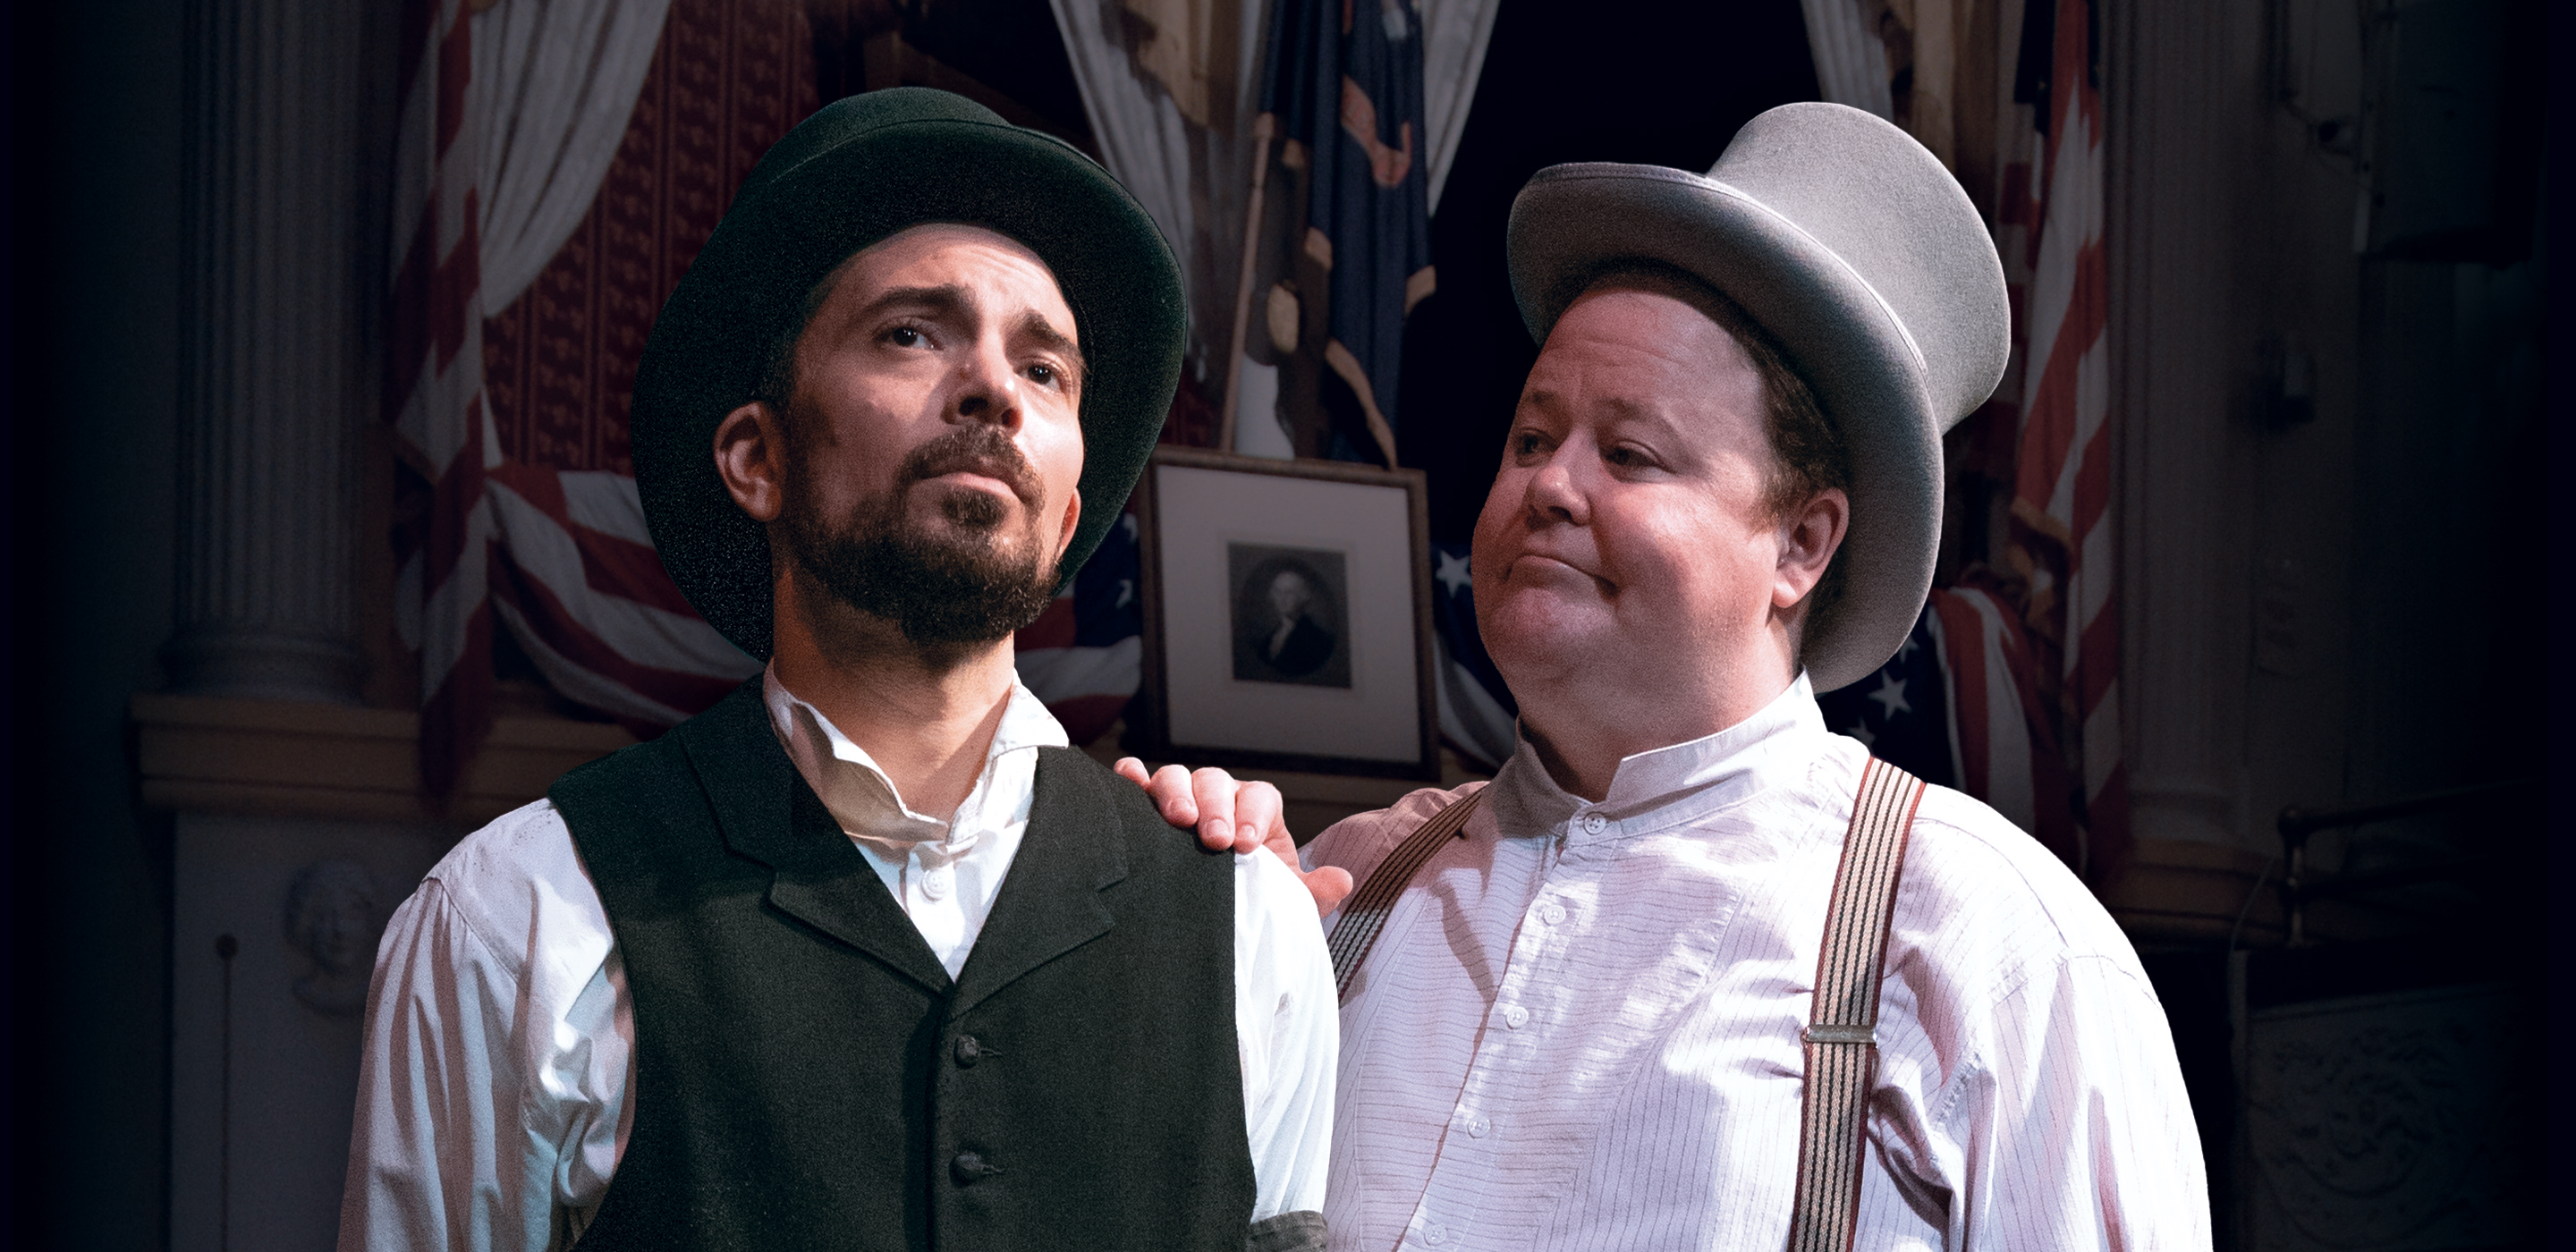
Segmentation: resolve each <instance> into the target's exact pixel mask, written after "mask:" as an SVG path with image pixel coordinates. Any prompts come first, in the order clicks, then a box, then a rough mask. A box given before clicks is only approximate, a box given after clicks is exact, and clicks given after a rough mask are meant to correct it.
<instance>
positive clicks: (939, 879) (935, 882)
mask: <svg viewBox="0 0 2576 1252" xmlns="http://www.w3.org/2000/svg"><path fill="white" fill-rule="evenodd" d="M954 881H956V872H955V871H954V870H951V869H949V868H948V867H947V866H945V865H942V866H940V867H939V868H937V869H934V870H927V871H924V872H923V873H922V875H921V894H923V895H926V896H929V897H930V898H931V899H933V900H945V899H947V898H948V887H949V884H950V883H952V882H954Z"/></svg>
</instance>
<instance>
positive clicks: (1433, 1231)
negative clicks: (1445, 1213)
mask: <svg viewBox="0 0 2576 1252" xmlns="http://www.w3.org/2000/svg"><path fill="white" fill-rule="evenodd" d="M1422 1241H1423V1242H1424V1243H1427V1244H1430V1245H1431V1246H1432V1247H1435V1248H1436V1247H1439V1246H1440V1245H1441V1244H1444V1243H1447V1242H1449V1228H1448V1227H1446V1226H1443V1225H1441V1224H1440V1223H1438V1222H1432V1223H1431V1224H1429V1225H1427V1226H1424V1227H1423V1228H1422Z"/></svg>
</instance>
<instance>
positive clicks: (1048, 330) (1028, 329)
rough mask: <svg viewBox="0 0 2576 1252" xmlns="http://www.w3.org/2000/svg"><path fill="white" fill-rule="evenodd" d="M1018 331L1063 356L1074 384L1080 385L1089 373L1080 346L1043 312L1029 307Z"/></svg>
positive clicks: (1021, 319)
mask: <svg viewBox="0 0 2576 1252" xmlns="http://www.w3.org/2000/svg"><path fill="white" fill-rule="evenodd" d="M1020 333H1021V334H1022V335H1025V336H1027V337H1028V338H1030V339H1032V340H1035V341H1036V342H1037V344H1038V346H1039V347H1042V348H1045V349H1046V350H1047V351H1049V352H1053V353H1055V354H1056V355H1057V356H1060V357H1063V358H1064V360H1065V364H1066V365H1068V366H1071V367H1072V369H1073V380H1074V383H1075V385H1076V386H1079V385H1081V383H1082V380H1083V378H1084V377H1086V376H1087V375H1088V374H1089V372H1090V371H1089V369H1088V368H1087V367H1086V366H1085V365H1084V364H1083V360H1082V348H1081V346H1080V345H1078V344H1076V343H1074V341H1073V340H1072V339H1070V338H1068V337H1067V336H1066V335H1065V333H1064V332H1063V331H1060V330H1057V329H1056V328H1055V327H1054V326H1052V325H1050V324H1048V322H1047V320H1046V315H1045V314H1043V313H1040V312H1038V311H1037V310H1035V309H1031V310H1029V311H1028V312H1027V313H1026V314H1024V315H1022V316H1021V318H1020Z"/></svg>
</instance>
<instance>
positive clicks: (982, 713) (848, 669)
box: [770, 587, 1014, 818]
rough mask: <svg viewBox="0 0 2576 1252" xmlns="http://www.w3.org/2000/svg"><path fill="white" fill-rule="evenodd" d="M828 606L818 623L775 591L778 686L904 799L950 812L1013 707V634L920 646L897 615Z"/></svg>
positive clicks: (939, 813) (773, 661)
mask: <svg viewBox="0 0 2576 1252" xmlns="http://www.w3.org/2000/svg"><path fill="white" fill-rule="evenodd" d="M780 590H781V591H782V592H784V591H785V588H784V587H782V588H781V589H780ZM834 609H835V610H836V611H834V612H832V613H831V615H830V616H831V618H832V620H831V621H830V622H829V624H828V626H827V627H826V628H825V629H823V630H817V629H815V628H814V626H813V624H812V623H811V622H810V621H808V620H806V615H805V614H802V613H798V612H796V611H794V610H795V605H794V604H793V603H792V596H791V595H781V596H780V602H779V605H778V611H777V613H776V615H775V618H774V621H773V623H772V630H773V634H774V636H775V640H776V642H775V645H774V650H773V652H772V653H771V656H770V665H771V667H772V669H773V670H774V672H775V673H776V674H777V675H778V682H779V685H780V686H783V687H785V688H787V690H788V691H789V693H791V694H793V695H794V696H795V697H796V698H797V699H799V700H803V701H804V702H806V703H807V704H810V705H813V706H814V708H815V710H816V711H818V712H820V713H821V714H822V715H823V716H824V717H826V718H828V719H830V721H831V723H832V725H833V726H834V727H836V728H837V729H839V730H840V732H841V733H842V734H843V735H845V736H847V737H848V738H849V740H850V742H852V743H854V744H857V745H858V746H859V747H860V748H861V749H862V750H864V751H865V752H866V753H867V754H868V756H869V758H870V759H872V760H874V761H875V762H876V764H877V768H879V769H881V770H884V771H885V775H886V778H887V779H888V780H889V781H891V782H893V783H894V786H895V790H896V791H897V792H898V793H899V794H900V795H901V796H902V798H903V803H904V806H905V807H907V808H909V809H911V810H913V811H914V812H916V813H922V814H926V815H929V816H933V817H941V818H945V817H947V816H948V815H949V814H951V813H954V812H956V811H957V806H958V805H960V804H963V803H965V800H966V796H967V794H968V793H970V792H972V791H973V790H974V789H975V780H976V779H977V778H978V777H979V776H981V775H982V773H983V771H984V756H985V753H986V751H987V749H989V748H990V747H991V746H992V742H993V735H994V732H995V731H997V730H998V729H999V728H1000V727H1001V724H1002V714H1003V712H1004V711H1005V710H1006V709H1008V708H1009V707H1010V698H1011V679H1012V667H1013V664H1014V656H1013V653H1012V650H1011V640H1010V637H1009V636H1007V635H1006V636H1004V637H1002V638H1001V639H998V640H995V641H993V642H991V643H988V644H973V645H938V646H933V647H924V646H922V645H920V644H916V643H914V642H912V641H911V640H909V639H906V638H904V636H903V632H902V630H901V629H900V628H899V627H898V626H897V625H896V624H895V623H893V622H889V621H886V620H885V619H882V618H876V617H872V616H870V615H867V614H864V613H859V612H857V611H856V610H853V609H849V608H847V607H846V606H839V605H835V606H834Z"/></svg>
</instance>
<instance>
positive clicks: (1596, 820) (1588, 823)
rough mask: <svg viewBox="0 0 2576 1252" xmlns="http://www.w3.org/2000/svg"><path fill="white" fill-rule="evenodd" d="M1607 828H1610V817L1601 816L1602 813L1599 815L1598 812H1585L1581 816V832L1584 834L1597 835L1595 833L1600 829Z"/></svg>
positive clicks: (1598, 832) (1600, 830) (1599, 831)
mask: <svg viewBox="0 0 2576 1252" xmlns="http://www.w3.org/2000/svg"><path fill="white" fill-rule="evenodd" d="M1609 828H1610V819H1609V818H1606V817H1603V816H1602V815H1600V814H1598V813H1586V814H1584V816H1583V833H1585V834H1587V835H1597V834H1600V833H1601V832H1602V831H1605V830H1608V829H1609Z"/></svg>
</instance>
